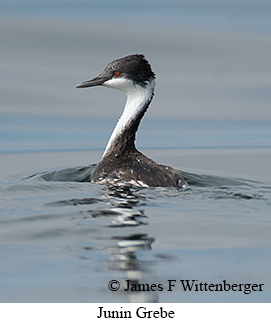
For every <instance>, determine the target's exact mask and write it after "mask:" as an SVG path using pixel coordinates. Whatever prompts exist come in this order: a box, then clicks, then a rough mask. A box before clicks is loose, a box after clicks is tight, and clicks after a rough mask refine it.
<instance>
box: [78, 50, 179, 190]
mask: <svg viewBox="0 0 271 323" xmlns="http://www.w3.org/2000/svg"><path fill="white" fill-rule="evenodd" d="M97 85H102V86H106V87H110V88H114V89H118V90H120V91H122V92H124V93H125V94H126V95H127V101H126V104H125V107H124V110H123V113H122V115H121V117H120V119H119V121H118V123H117V125H116V127H115V129H114V131H113V133H112V135H111V137H110V139H109V141H108V144H107V146H106V148H105V151H104V153H103V156H102V159H101V161H100V162H99V163H98V165H97V166H96V169H95V171H94V173H93V176H92V179H91V181H92V182H97V183H100V184H113V185H136V186H142V187H148V186H151V187H157V186H161V187H180V188H183V187H184V186H185V182H184V180H183V178H182V177H181V175H180V174H179V172H178V171H176V170H175V169H173V168H172V167H169V166H165V165H160V164H157V163H156V162H154V161H153V160H151V159H150V158H148V157H146V156H145V155H143V154H142V153H141V152H139V151H138V150H137V149H136V147H135V135H136V132H137V129H138V126H139V123H140V121H141V119H142V117H143V116H144V114H145V112H146V110H147V109H148V107H149V105H150V103H151V100H152V98H153V95H154V87H155V74H154V72H153V71H152V69H151V66H150V64H149V62H148V61H147V60H146V59H145V57H144V55H140V54H135V55H129V56H125V57H123V58H120V59H116V60H114V61H112V62H111V63H109V64H108V65H107V66H106V68H105V69H104V70H103V72H102V73H101V74H100V75H98V76H97V77H95V78H93V79H91V80H89V81H86V82H83V83H81V84H79V85H77V86H76V87H77V88H84V87H91V86H97Z"/></svg>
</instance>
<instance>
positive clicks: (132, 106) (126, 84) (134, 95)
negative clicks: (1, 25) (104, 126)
mask: <svg viewBox="0 0 271 323" xmlns="http://www.w3.org/2000/svg"><path fill="white" fill-rule="evenodd" d="M103 85H104V86H107V87H111V88H115V89H118V90H120V91H122V92H124V93H125V94H126V95H127V100H126V104H125V107H124V110H123V112H122V115H121V117H120V119H119V121H118V123H117V124H116V127H115V129H114V130H113V132H112V135H111V137H110V139H109V141H108V143H107V146H106V148H105V151H104V153H103V156H102V157H104V156H105V155H106V153H107V152H108V150H109V149H110V147H111V146H112V145H113V144H114V140H115V139H116V138H117V137H118V136H121V133H122V131H123V129H125V127H126V125H127V124H129V122H131V121H132V120H133V119H134V118H135V116H136V115H137V114H138V113H139V112H141V110H142V109H144V108H145V106H146V104H147V103H148V102H150V100H151V98H152V96H153V92H154V87H155V80H154V79H153V80H151V81H150V82H149V83H148V84H147V85H146V86H144V87H143V86H140V85H137V84H134V83H133V81H131V80H128V79H125V78H113V79H111V80H109V81H106V82H105V83H104V84H103Z"/></svg>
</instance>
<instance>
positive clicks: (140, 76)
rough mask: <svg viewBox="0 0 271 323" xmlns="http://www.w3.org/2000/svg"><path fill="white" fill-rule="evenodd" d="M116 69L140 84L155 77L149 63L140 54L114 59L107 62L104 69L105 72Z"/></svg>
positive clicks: (112, 71) (111, 71)
mask: <svg viewBox="0 0 271 323" xmlns="http://www.w3.org/2000/svg"><path fill="white" fill-rule="evenodd" d="M116 71H118V72H120V74H121V75H122V76H124V77H126V78H129V79H131V80H133V81H134V82H135V83H138V84H140V85H141V86H143V85H146V84H147V82H150V81H151V80H152V79H155V73H154V72H153V71H152V69H151V65H150V63H149V62H148V61H147V60H146V58H145V56H144V55H142V54H133V55H129V56H125V57H123V58H119V59H116V60H114V61H112V62H111V63H109V64H108V65H107V66H106V68H105V70H104V72H105V73H114V72H116Z"/></svg>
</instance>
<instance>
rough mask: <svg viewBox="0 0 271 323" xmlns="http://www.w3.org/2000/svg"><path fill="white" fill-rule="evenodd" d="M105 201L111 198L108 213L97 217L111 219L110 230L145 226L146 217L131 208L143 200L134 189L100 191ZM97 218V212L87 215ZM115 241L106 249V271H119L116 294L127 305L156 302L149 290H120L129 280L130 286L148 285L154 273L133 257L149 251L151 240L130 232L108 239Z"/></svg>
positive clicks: (146, 235)
mask: <svg viewBox="0 0 271 323" xmlns="http://www.w3.org/2000/svg"><path fill="white" fill-rule="evenodd" d="M104 193H105V194H104V197H105V198H111V199H112V198H113V199H112V200H111V203H110V206H109V208H108V210H102V213H101V211H100V215H101V214H103V215H107V214H110V215H112V212H113V213H115V216H114V217H113V219H112V223H111V225H110V227H112V228H114V227H131V226H132V227H136V226H142V225H147V224H148V222H147V218H148V217H147V216H146V215H145V214H144V211H142V210H136V209H134V207H135V206H137V205H138V204H141V203H142V199H143V197H142V196H140V195H139V193H138V192H137V190H133V189H132V188H128V187H108V188H105V190H104ZM91 213H92V215H93V216H97V211H94V212H91ZM111 239H112V240H114V241H116V244H115V246H113V247H111V248H108V253H109V260H108V268H109V269H110V270H113V271H121V272H122V273H123V280H122V281H120V289H119V292H120V293H125V295H127V296H128V300H129V301H131V302H157V301H158V295H157V293H156V292H153V291H150V292H148V291H137V292H134V291H124V289H125V288H126V286H127V283H126V281H127V280H129V281H131V283H133V284H137V285H139V284H144V283H150V280H151V279H152V278H153V276H154V273H152V272H151V271H150V270H149V269H148V268H147V267H148V266H146V264H145V263H144V266H143V264H142V263H141V261H140V260H139V259H138V257H137V253H138V251H141V250H149V249H151V245H152V243H153V242H154V240H155V239H154V238H153V237H149V236H148V234H146V233H133V234H128V235H121V236H111Z"/></svg>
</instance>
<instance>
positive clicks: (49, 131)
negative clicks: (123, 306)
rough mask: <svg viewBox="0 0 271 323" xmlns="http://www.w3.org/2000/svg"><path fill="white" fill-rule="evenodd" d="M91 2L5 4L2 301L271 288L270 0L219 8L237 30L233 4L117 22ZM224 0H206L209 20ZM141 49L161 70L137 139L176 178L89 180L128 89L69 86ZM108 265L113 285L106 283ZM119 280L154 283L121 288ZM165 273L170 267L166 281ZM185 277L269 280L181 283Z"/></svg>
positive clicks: (194, 297)
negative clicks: (164, 182)
mask: <svg viewBox="0 0 271 323" xmlns="http://www.w3.org/2000/svg"><path fill="white" fill-rule="evenodd" d="M252 2H253V1H251V3H252ZM39 3H40V4H43V5H44V4H45V2H43V1H41V2H39ZM63 3H64V2H63ZM235 3H236V1H235V2H234V4H233V2H227V5H229V6H230V8H234V6H235ZM238 3H239V2H238ZM99 4H100V2H99ZM5 5H6V11H5V12H10V10H11V6H10V4H9V3H6V4H5ZM187 5H188V7H189V6H190V5H189V4H188V2H187ZM231 6H232V7H231ZM257 6H258V2H257ZM260 7H261V6H258V8H260ZM18 8H19V7H18ZM159 8H160V7H159ZM167 8H169V6H168V3H167ZM174 8H175V7H174ZM197 8H199V10H200V7H197ZM227 8H228V7H227ZM239 8H241V7H239ZM251 8H252V7H251ZM261 8H262V7H261ZM268 8H269V7H268ZM26 9H27V10H28V9H29V8H26ZM32 9H33V10H34V9H35V7H32ZM98 9H99V8H98ZM98 9H97V10H98ZM188 9H189V8H188ZM203 9H204V8H203ZM18 10H19V9H18ZM39 10H40V9H39ZM97 10H96V11H94V14H93V16H91V14H90V13H89V15H88V16H87V17H85V18H84V19H78V20H76V19H75V17H73V18H72V19H71V12H69V17H68V18H67V17H66V18H63V16H62V19H53V17H52V16H50V17H49V18H48V16H46V14H45V16H43V18H41V19H39V18H40V17H35V16H34V17H33V16H32V17H30V16H28V17H27V19H25V18H24V17H22V16H18V11H16V15H17V16H16V18H14V17H6V18H5V17H2V18H3V19H2V18H1V21H0V24H1V35H0V37H1V60H0V66H1V76H0V85H1V87H0V88H1V105H0V162H1V164H0V165H1V167H0V249H1V252H0V257H1V262H0V277H1V280H0V301H1V302H135V301H141V302H144V301H146V302H154V301H157V302H270V299H271V288H270V286H271V285H270V283H271V279H270V265H271V264H270V259H271V257H270V253H271V235H270V226H271V222H270V204H271V202H270V201H271V199H270V197H271V196H270V195H271V193H270V192H271V174H270V164H271V115H270V85H271V78H270V75H271V69H270V63H269V61H270V55H271V45H270V44H271V42H270V33H269V31H268V30H269V29H268V26H269V24H270V19H269V18H268V10H266V15H267V16H266V19H265V20H262V19H261V18H262V14H263V13H262V12H260V16H258V17H255V16H253V15H252V12H254V10H251V11H249V14H248V15H247V16H246V17H244V19H243V20H242V19H241V20H240V16H239V17H238V19H236V15H235V16H234V17H235V18H234V17H233V16H231V15H230V12H229V11H227V15H228V17H229V18H230V17H231V18H233V20H232V19H229V21H230V22H232V21H237V20H238V21H241V22H240V24H241V25H242V28H243V29H242V28H241V29H242V31H240V29H239V27H240V25H238V26H237V25H235V24H231V23H230V27H229V28H226V27H227V23H225V22H226V21H227V19H223V21H222V25H223V28H224V30H221V29H215V30H211V29H208V28H206V25H204V26H205V29H204V28H203V29H202V28H198V26H199V25H200V26H202V25H201V22H202V21H203V20H206V21H207V20H208V17H210V16H209V15H208V13H207V12H205V11H204V10H203V11H201V13H200V16H201V17H202V20H201V19H200V20H198V19H196V16H197V15H195V12H194V14H193V12H191V10H190V9H189V10H188V11H189V12H190V13H191V14H192V16H193V17H194V18H193V19H192V20H191V19H190V18H191V17H190V16H189V14H186V15H185V14H183V15H185V16H186V20H185V19H184V20H181V22H180V23H178V24H176V23H177V20H178V21H179V20H180V19H179V18H180V17H179V16H178V14H177V13H178V12H177V10H173V11H174V14H173V15H171V14H170V10H169V9H168V11H167V15H165V17H164V16H163V15H162V16H163V17H164V18H163V19H168V18H166V17H168V15H169V16H170V15H171V17H175V18H178V19H175V20H174V23H173V24H170V21H167V23H168V24H166V23H165V24H162V23H161V20H159V19H158V18H161V15H160V14H159V15H158V16H155V15H152V16H151V19H148V17H147V16H148V15H150V14H152V13H153V11H152V9H151V10H150V12H149V13H146V16H144V17H145V18H144V17H142V16H141V17H140V18H141V20H140V22H141V23H140V25H137V28H135V26H134V25H133V24H127V20H126V22H122V20H121V19H117V20H118V23H114V24H113V23H112V21H114V22H116V19H115V18H116V17H115V16H113V15H112V13H111V16H113V17H114V19H113V20H111V23H110V24H106V21H105V19H104V16H103V15H102V14H101V13H100V16H99V15H98V16H97V13H98V12H100V11H101V10H102V9H101V8H100V9H99V10H98V11H97ZM140 10H141V9H140ZM223 10H224V9H223ZM223 10H222V11H223ZM49 11H50V12H51V11H52V9H50V10H49ZM158 11H159V10H158ZM196 11H197V10H196ZM45 12H46V10H45ZM140 12H141V11H140ZM159 12H160V11H159ZM232 12H235V13H236V11H234V10H233V11H232ZM95 14H96V16H95ZM220 14H221V12H220V11H219V14H218V15H217V14H216V10H214V11H212V15H211V16H212V17H213V19H212V24H213V23H214V24H215V22H216V21H217V22H221V20H220V18H219V17H220ZM136 15H137V13H136V12H134V13H133V14H132V16H133V17H134V18H135V16H136ZM227 15H226V16H227ZM94 16H95V17H94ZM223 16H225V15H224V14H223ZM226 16H225V17H226ZM126 17H128V19H129V17H130V16H126ZM86 18H87V19H86ZM88 18H89V19H88ZM134 18H133V20H131V21H133V22H135V21H137V19H134ZM250 18H251V19H252V21H253V23H252V24H251V19H250ZM99 19H101V20H99ZM194 20H196V21H197V23H196V24H193V21H194ZM154 21H157V22H159V23H157V24H156V25H153V24H154ZM185 21H189V23H188V24H187V25H186V24H185ZM257 21H263V24H262V26H261V27H260V28H259V29H258V28H256V32H255V29H253V26H254V25H255V24H257ZM244 22H245V23H244ZM174 24H175V25H174ZM191 24H192V27H191ZM198 24H199V25H198ZM169 25H171V27H169ZM172 25H174V26H172ZM218 25H219V24H218ZM247 25H249V28H248V29H246V27H245V26H247ZM235 26H237V27H238V28H236V29H235ZM220 27H221V25H220ZM223 28H222V29H223ZM262 29H263V30H264V32H263V33H261V32H259V30H262ZM108 30H110V33H109V32H108ZM251 30H253V32H251ZM139 34H140V37H138V35H139ZM137 52H143V53H145V54H146V55H147V57H148V58H149V59H150V60H151V62H152V64H153V68H154V70H155V72H156V73H157V88H156V95H155V98H154V101H153V103H152V105H151V107H150V109H149V111H148V112H147V114H146V117H145V118H144V122H143V123H142V125H141V127H140V132H139V133H138V136H137V144H138V147H139V148H140V150H142V151H143V152H144V153H145V154H146V155H147V156H149V157H151V158H153V159H154V160H155V161H157V162H160V163H164V164H167V165H171V166H173V167H174V168H176V169H178V170H180V172H181V173H182V174H183V176H184V178H185V179H186V181H187V183H188V186H187V188H186V189H185V190H176V189H168V188H163V189H162V188H144V189H139V188H114V187H105V186H100V185H98V184H92V183H90V182H89V179H90V177H91V173H92V171H93V167H94V165H95V164H96V163H97V162H98V161H99V159H100V157H101V154H102V151H103V148H104V146H105V144H106V142H107V140H108V137H109V135H110V132H111V130H112V129H113V127H114V124H115V123H116V121H117V118H118V116H119V114H120V109H121V108H120V107H121V106H122V105H123V104H124V97H123V95H122V94H121V93H116V92H114V91H110V90H109V89H103V88H96V89H92V90H90V89H89V90H81V91H80V90H78V89H75V88H74V87H75V85H76V84H78V83H80V82H81V81H84V80H86V79H88V78H91V77H94V76H95V75H97V74H98V73H99V72H100V71H101V69H102V68H103V67H104V66H105V65H106V63H107V62H109V61H110V60H112V59H114V58H117V57H121V56H124V55H127V54H130V53H137ZM111 280H118V281H119V282H120V290H119V291H110V290H109V288H108V283H109V282H110V281H111ZM126 280H130V281H132V282H133V283H141V284H149V285H151V284H154V290H153V291H142V292H129V291H127V292H124V291H123V289H124V288H125V284H126ZM168 280H176V287H175V288H173V290H172V291H167V286H168ZM179 280H191V281H192V280H197V281H198V283H200V282H207V283H209V284H220V283H222V282H223V281H224V280H226V282H227V283H229V284H235V283H236V284H264V285H263V290H262V291H253V292H251V293H247V294H245V293H244V292H243V291H238V292H237V291H235V292H234V291H232V292H230V291H229V292H197V291H194V292H188V291H186V292H185V291H184V290H183V289H182V288H181V287H180V285H179V284H178V282H179ZM159 284H160V285H161V286H163V291H160V290H158V288H155V285H156V286H158V285H159Z"/></svg>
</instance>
